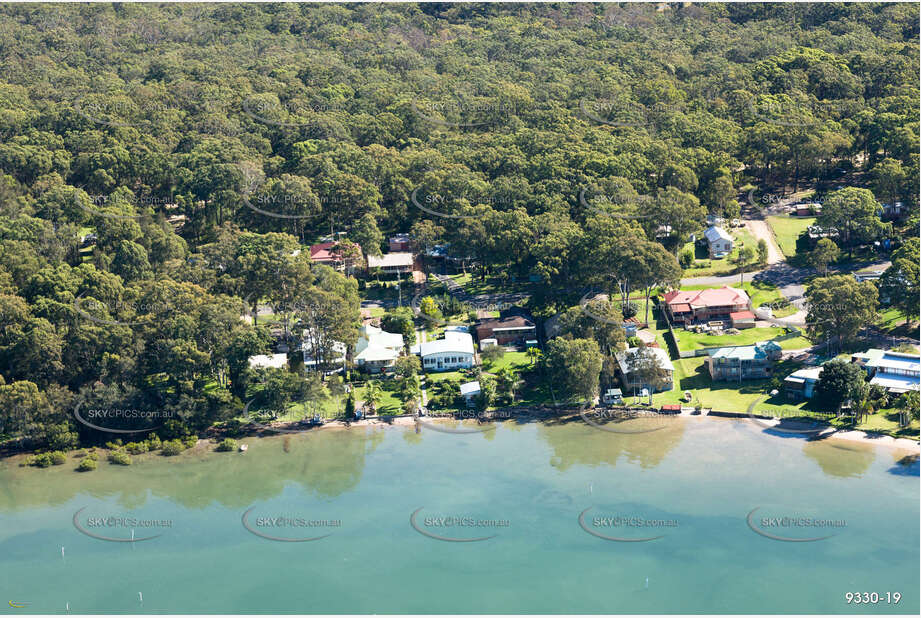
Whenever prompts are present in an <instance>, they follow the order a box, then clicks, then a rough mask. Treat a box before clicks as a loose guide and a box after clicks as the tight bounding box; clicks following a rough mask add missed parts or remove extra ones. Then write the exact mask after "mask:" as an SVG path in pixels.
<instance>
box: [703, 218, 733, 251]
mask: <svg viewBox="0 0 921 618" xmlns="http://www.w3.org/2000/svg"><path fill="white" fill-rule="evenodd" d="M704 238H705V239H706V240H707V250H708V251H709V252H710V257H711V258H722V257H726V256H727V255H729V254H730V253H731V252H732V249H733V247H734V246H735V244H734V242H733V240H732V236H730V235H729V232H727V231H726V230H724V229H723V228H721V227H718V226H716V225H711V226H710V227H708V228H707V229H706V230H705V231H704Z"/></svg>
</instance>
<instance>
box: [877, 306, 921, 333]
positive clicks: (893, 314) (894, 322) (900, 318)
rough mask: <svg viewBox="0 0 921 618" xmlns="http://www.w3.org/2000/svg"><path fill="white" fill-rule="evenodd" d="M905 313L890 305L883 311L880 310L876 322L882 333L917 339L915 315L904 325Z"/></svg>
mask: <svg viewBox="0 0 921 618" xmlns="http://www.w3.org/2000/svg"><path fill="white" fill-rule="evenodd" d="M905 317H906V316H905V314H904V313H902V312H901V311H899V310H898V309H895V308H893V307H890V308H889V309H886V310H885V311H880V313H879V321H878V322H877V323H876V324H877V326H879V329H880V330H881V331H883V332H884V333H889V334H891V335H895V336H908V337H912V338H915V339H917V338H918V326H917V319H918V317H917V316H914V318H913V319H912V323H911V324H909V325H908V327H906V326H905Z"/></svg>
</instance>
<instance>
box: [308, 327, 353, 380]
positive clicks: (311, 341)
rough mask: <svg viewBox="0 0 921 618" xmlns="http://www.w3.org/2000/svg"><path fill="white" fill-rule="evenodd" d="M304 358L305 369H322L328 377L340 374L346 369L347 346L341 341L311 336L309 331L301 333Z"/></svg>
mask: <svg viewBox="0 0 921 618" xmlns="http://www.w3.org/2000/svg"><path fill="white" fill-rule="evenodd" d="M299 349H300V351H301V353H302V354H303V356H304V367H306V368H307V369H314V368H317V367H321V368H323V369H324V373H325V374H326V375H330V374H333V373H338V372H339V371H342V370H343V368H344V367H345V355H346V346H345V344H344V343H342V342H341V341H330V340H320V341H319V346H318V341H317V339H316V338H315V337H312V336H311V332H310V331H309V330H304V331H303V333H301V345H300V347H299Z"/></svg>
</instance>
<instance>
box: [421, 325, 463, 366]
mask: <svg viewBox="0 0 921 618" xmlns="http://www.w3.org/2000/svg"><path fill="white" fill-rule="evenodd" d="M412 351H413V354H418V355H419V356H420V357H422V368H423V369H424V370H426V371H452V370H455V369H469V368H470V367H473V365H474V362H475V357H474V349H473V337H471V336H470V333H467V332H464V331H460V330H449V329H448V330H445V334H444V338H443V339H438V340H436V341H426V342H425V343H417V344H416V345H414V346H413V348H412Z"/></svg>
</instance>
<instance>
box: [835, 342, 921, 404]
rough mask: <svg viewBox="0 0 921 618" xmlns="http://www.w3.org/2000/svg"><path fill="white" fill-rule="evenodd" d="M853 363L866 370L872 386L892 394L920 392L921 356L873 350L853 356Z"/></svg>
mask: <svg viewBox="0 0 921 618" xmlns="http://www.w3.org/2000/svg"><path fill="white" fill-rule="evenodd" d="M851 362H852V363H857V364H858V365H860V366H861V367H863V368H864V369H865V370H866V372H867V374H868V375H869V376H870V384H878V385H880V386H882V387H883V388H885V389H886V390H887V391H889V392H890V393H892V394H895V395H900V394H902V393H906V392H908V391H917V390H919V382H921V356H919V355H918V354H907V353H905V352H892V351H890V350H880V349H876V348H871V349H869V350H867V351H866V352H863V353H861V354H853V355H852V356H851Z"/></svg>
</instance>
